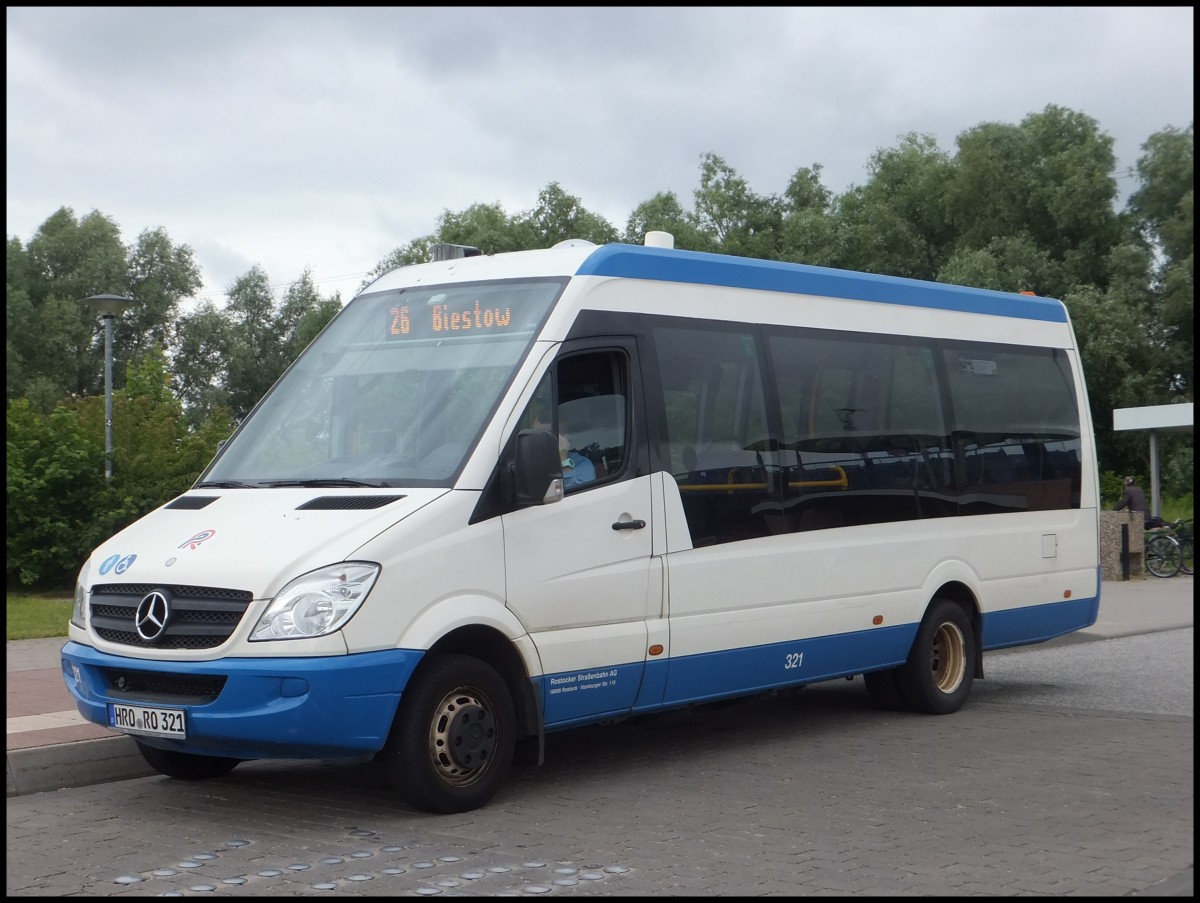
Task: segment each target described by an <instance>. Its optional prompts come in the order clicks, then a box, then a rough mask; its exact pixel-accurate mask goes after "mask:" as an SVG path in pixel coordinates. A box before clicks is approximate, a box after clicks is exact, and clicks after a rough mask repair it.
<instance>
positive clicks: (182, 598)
mask: <svg viewBox="0 0 1200 903" xmlns="http://www.w3.org/2000/svg"><path fill="white" fill-rule="evenodd" d="M155 590H157V591H159V592H161V593H162V594H163V595H164V596H166V598H167V600H168V603H169V605H170V615H169V617H168V618H167V622H166V628H165V629H164V630H163V632H162V635H161V636H159V637H157V638H156V639H154V640H152V641H151V640H144V639H142V637H141V636H140V635H139V634H138V632H137V627H136V626H135V624H134V616H135V615H136V614H137V607H138V603H140V602H141V601H142V599H143V598H144V597H145V596H146V594H147V593H150V592H153V591H155ZM252 599H253V595H252V594H251V593H250V592H248V591H246V590H235V589H221V588H218V587H211V586H156V585H154V584H151V583H109V584H102V585H100V586H94V587H92V597H91V625H92V629H93V630H95V631H96V635H97V636H99V637H100V638H101V639H103V640H107V641H108V642H110V643H120V644H121V645H124V646H137V647H139V648H142V649H212V648H214V647H216V646H220V645H221V644H222V643H224V642H225V641H226V640H227V639H229V637H230V636H232V635H233V632H234V630H236V629H237V626H238V623H239V622H240V621H241V620H242V615H244V614H245V613H246V609H247V607H249V605H250V602H251V601H252Z"/></svg>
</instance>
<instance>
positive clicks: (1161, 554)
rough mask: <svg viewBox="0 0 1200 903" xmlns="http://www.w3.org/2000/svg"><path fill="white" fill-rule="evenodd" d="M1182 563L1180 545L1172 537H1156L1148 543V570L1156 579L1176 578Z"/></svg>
mask: <svg viewBox="0 0 1200 903" xmlns="http://www.w3.org/2000/svg"><path fill="white" fill-rule="evenodd" d="M1182 563H1183V555H1182V554H1181V553H1180V551H1179V543H1177V542H1176V541H1175V540H1173V539H1172V538H1171V537H1169V536H1156V537H1154V538H1153V539H1152V540H1150V541H1149V542H1148V543H1146V562H1145V564H1146V570H1148V571H1149V572H1150V573H1151V574H1153V575H1154V576H1155V577H1174V576H1175V575H1176V574H1178V573H1179V569H1180V567H1181V566H1182Z"/></svg>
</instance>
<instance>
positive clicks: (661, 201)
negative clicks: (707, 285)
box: [622, 191, 717, 252]
mask: <svg viewBox="0 0 1200 903" xmlns="http://www.w3.org/2000/svg"><path fill="white" fill-rule="evenodd" d="M647 232H670V233H671V235H672V237H674V239H675V247H676V248H680V249H681V250H686V251H709V252H711V251H715V250H716V248H717V244H716V242H715V241H714V240H713V238H712V237H711V236H709V235H707V234H705V233H704V232H703V231H702V230H701V229H700V227H699V225H698V224H697V222H696V217H695V216H694V215H693V214H691V213H689V212H688V211H686V210H684V209H683V205H682V204H680V203H679V198H678V197H677V196H676V194H675V193H674V192H673V191H665V192H659V193H658V194H656V195H654V197H652V198H650V199H649V200H646V201H642V203H640V204H638V206H637V207H635V208H634V210H633V213H631V214H630V215H629V219H628V220H627V221H626V222H625V233H624V235H622V241H624V242H625V243H626V244H631V245H640V244H642V243H643V242H644V241H645V240H646V233H647Z"/></svg>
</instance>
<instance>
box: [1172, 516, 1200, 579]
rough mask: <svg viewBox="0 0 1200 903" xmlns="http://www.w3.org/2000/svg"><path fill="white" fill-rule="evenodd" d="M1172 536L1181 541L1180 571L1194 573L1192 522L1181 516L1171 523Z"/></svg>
mask: <svg viewBox="0 0 1200 903" xmlns="http://www.w3.org/2000/svg"><path fill="white" fill-rule="evenodd" d="M1171 536H1172V537H1173V538H1174V540H1175V541H1176V542H1177V543H1179V573H1181V574H1190V573H1192V559H1193V558H1194V557H1195V554H1196V552H1195V549H1194V546H1193V545H1192V522H1191V520H1184V519H1183V518H1180V519H1179V520H1177V521H1175V523H1173V524H1171Z"/></svg>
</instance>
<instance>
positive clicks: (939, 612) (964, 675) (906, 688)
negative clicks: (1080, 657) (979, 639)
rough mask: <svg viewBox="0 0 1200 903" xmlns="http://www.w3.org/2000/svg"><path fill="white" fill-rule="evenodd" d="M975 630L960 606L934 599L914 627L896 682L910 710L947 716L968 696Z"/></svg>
mask: <svg viewBox="0 0 1200 903" xmlns="http://www.w3.org/2000/svg"><path fill="white" fill-rule="evenodd" d="M976 655H977V652H976V646H975V630H974V628H973V627H972V626H971V619H970V618H969V617H967V613H966V612H965V611H963V609H962V606H960V605H958V604H956V603H954V602H951V601H950V600H949V599H934V600H933V603H932V604H931V605H930V606H929V610H928V611H927V612H926V613H925V618H924V619H923V620H922V621H921V626H920V627H919V628H918V629H917V636H916V639H914V640H913V645H912V649H911V650H910V652H909V653H908V661H907V662H905V663H904V664H903V665H902V666H901V667H900V668H899V669H898V670H897V672H896V685H897V687H898V688H899V690H900V695H901V696H902V697H903V698H904V702H905V703H906V704H907V705H908V707H909V708H910V709H912V710H913V711H914V712H924V713H927V714H930V715H949V714H950V713H951V712H957V711H958V710H959V709H961V708H962V707H963V705H964V704H965V703H966V701H967V697H968V696H970V695H971V685H972V683H973V682H974V680H975V666H976V661H975V657H976Z"/></svg>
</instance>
